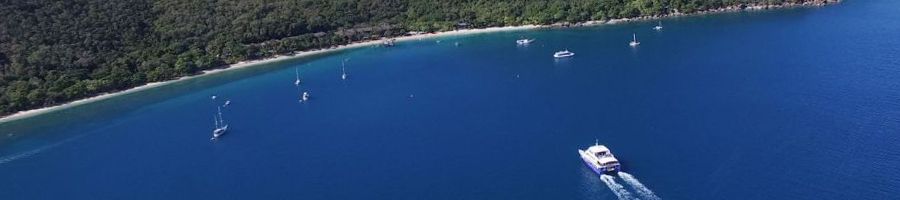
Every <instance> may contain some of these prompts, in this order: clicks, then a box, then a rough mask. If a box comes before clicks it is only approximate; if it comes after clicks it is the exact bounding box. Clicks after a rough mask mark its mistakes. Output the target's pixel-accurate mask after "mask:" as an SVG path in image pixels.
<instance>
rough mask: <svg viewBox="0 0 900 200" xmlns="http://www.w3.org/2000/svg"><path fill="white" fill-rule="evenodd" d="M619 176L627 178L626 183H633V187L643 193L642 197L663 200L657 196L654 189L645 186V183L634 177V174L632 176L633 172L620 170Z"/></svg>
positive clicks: (623, 178)
mask: <svg viewBox="0 0 900 200" xmlns="http://www.w3.org/2000/svg"><path fill="white" fill-rule="evenodd" d="M619 177H620V178H622V180H625V183H627V184H628V185H631V187H632V188H634V190H636V191H637V193H638V194H639V195H641V197H644V198H646V199H650V200H661V198H659V197H658V196H656V194H653V191H651V190H650V188H647V187H646V186H644V184H641V182H640V181H638V180H637V179H636V178H634V176H631V174H628V173H625V172H619Z"/></svg>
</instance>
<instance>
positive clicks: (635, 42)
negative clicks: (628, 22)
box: [628, 34, 641, 47]
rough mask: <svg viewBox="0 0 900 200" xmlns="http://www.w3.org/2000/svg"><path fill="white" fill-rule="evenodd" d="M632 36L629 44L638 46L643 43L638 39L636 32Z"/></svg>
mask: <svg viewBox="0 0 900 200" xmlns="http://www.w3.org/2000/svg"><path fill="white" fill-rule="evenodd" d="M631 37H632V39H631V42H629V43H628V45H629V46H632V47H636V46H638V45H640V44H641V42H638V41H637V35H636V34H631Z"/></svg>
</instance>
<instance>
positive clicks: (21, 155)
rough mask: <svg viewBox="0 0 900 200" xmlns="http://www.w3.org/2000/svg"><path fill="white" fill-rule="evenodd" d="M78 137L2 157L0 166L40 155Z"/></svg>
mask: <svg viewBox="0 0 900 200" xmlns="http://www.w3.org/2000/svg"><path fill="white" fill-rule="evenodd" d="M80 137H81V136H75V137H72V138H69V139H66V140H63V141H59V142H57V143H53V144H49V145H46V146H42V147H39V148H37V149H33V150H30V151H25V152H22V153H18V154H13V155H9V156H3V157H0V165H2V164H6V163H9V162H12V161H15V160H18V159H22V158H27V157H30V156H33V155H35V154H38V153H41V152H43V151H46V150H47V149H51V148H53V147H56V146H59V145H62V144H65V143H67V142H70V141H72V140H75V139H78V138H80Z"/></svg>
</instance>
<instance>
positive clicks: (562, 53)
mask: <svg viewBox="0 0 900 200" xmlns="http://www.w3.org/2000/svg"><path fill="white" fill-rule="evenodd" d="M572 56H575V53H572V52H571V51H569V50H568V49H566V50H563V51H557V52H556V53H554V54H553V57H554V58H565V57H572Z"/></svg>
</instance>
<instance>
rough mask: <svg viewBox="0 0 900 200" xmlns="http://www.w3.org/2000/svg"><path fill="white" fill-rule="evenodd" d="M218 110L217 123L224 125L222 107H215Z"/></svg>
mask: <svg viewBox="0 0 900 200" xmlns="http://www.w3.org/2000/svg"><path fill="white" fill-rule="evenodd" d="M216 109H218V110H219V123H220V124H222V126H225V119H224V118H222V107H216Z"/></svg>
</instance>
